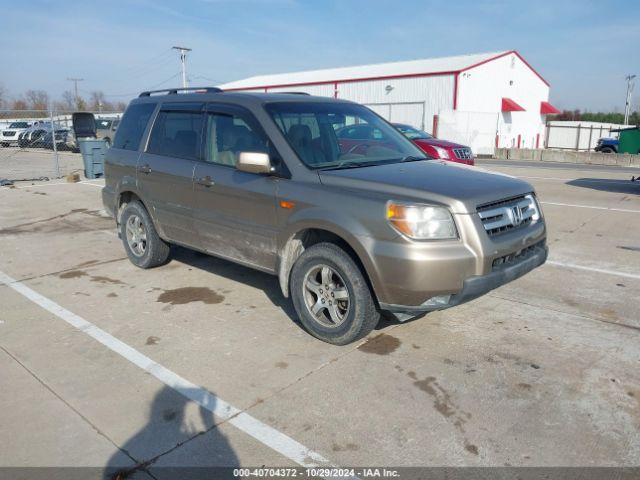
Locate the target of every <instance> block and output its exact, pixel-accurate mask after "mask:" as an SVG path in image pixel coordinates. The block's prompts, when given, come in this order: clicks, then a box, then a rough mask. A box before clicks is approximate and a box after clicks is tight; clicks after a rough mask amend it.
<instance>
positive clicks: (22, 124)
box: [9, 122, 29, 128]
mask: <svg viewBox="0 0 640 480" xmlns="http://www.w3.org/2000/svg"><path fill="white" fill-rule="evenodd" d="M9 128H29V124H28V123H27V122H13V123H12V124H11V125H9Z"/></svg>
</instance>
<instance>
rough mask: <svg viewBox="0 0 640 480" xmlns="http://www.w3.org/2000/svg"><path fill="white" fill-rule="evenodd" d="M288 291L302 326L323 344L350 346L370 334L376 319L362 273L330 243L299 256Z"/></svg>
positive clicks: (376, 311) (340, 250)
mask: <svg viewBox="0 0 640 480" xmlns="http://www.w3.org/2000/svg"><path fill="white" fill-rule="evenodd" d="M289 287H290V291H291V297H292V300H293V305H294V307H295V309H296V313H297V314H298V317H299V318H300V321H301V323H302V325H303V326H304V327H305V329H306V330H307V331H308V332H309V333H311V335H313V336H314V337H317V338H319V339H320V340H323V341H325V342H328V343H332V344H334V345H346V344H347V343H351V342H354V341H356V340H358V339H360V338H363V337H364V336H366V335H367V334H368V333H369V332H371V330H373V329H374V328H375V326H376V325H377V324H378V320H379V319H380V313H379V312H378V310H377V308H376V305H375V302H374V300H373V297H372V295H371V291H370V289H369V286H368V284H367V282H366V280H365V278H364V276H363V275H362V272H361V271H360V269H359V268H358V266H357V265H356V264H355V262H354V261H353V260H352V259H351V257H350V256H349V255H348V254H347V253H346V252H345V251H344V250H342V249H341V248H340V247H338V246H337V245H334V244H332V243H318V244H316V245H314V246H312V247H310V248H309V249H307V250H305V252H304V253H303V254H302V255H300V258H298V260H297V261H296V263H295V264H294V266H293V269H292V271H291V277H290V284H289Z"/></svg>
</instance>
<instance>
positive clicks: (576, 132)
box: [547, 120, 629, 151]
mask: <svg viewBox="0 0 640 480" xmlns="http://www.w3.org/2000/svg"><path fill="white" fill-rule="evenodd" d="M547 128H548V130H549V131H548V132H547V148H559V149H568V150H583V151H585V150H593V149H594V148H595V146H596V144H597V143H598V139H599V138H600V137H609V138H618V137H619V133H618V132H611V130H612V129H614V130H615V129H619V128H629V125H618V124H615V123H601V122H581V121H571V120H567V121H560V120H554V121H552V122H549V125H548V126H547ZM576 147H577V148H576Z"/></svg>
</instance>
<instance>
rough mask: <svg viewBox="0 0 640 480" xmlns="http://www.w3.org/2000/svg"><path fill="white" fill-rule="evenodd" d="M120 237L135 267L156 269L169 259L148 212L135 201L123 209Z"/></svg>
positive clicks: (165, 247)
mask: <svg viewBox="0 0 640 480" xmlns="http://www.w3.org/2000/svg"><path fill="white" fill-rule="evenodd" d="M120 237H121V238H122V243H123V244H124V249H125V251H126V252H127V256H128V257H129V260H131V263H133V264H134V265H135V266H137V267H140V268H153V267H157V266H159V265H162V264H164V263H165V262H166V261H167V258H169V252H170V248H169V245H168V244H167V243H166V242H165V241H164V240H162V239H161V238H160V236H159V235H158V232H156V229H155V227H154V225H153V221H152V220H151V216H150V215H149V212H147V209H146V208H144V205H142V203H140V202H138V201H137V200H134V201H132V202H130V203H128V204H127V206H126V207H124V210H123V212H122V216H121V218H120Z"/></svg>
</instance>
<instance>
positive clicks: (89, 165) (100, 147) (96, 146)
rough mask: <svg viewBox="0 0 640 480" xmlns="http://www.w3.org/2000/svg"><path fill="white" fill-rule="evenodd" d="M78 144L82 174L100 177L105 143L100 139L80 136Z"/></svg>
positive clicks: (91, 177)
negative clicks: (82, 164) (82, 165)
mask: <svg viewBox="0 0 640 480" xmlns="http://www.w3.org/2000/svg"><path fill="white" fill-rule="evenodd" d="M78 145H79V147H80V153H81V154H82V161H83V162H84V176H85V177H87V178H90V179H93V178H100V177H102V176H103V175H104V155H105V153H107V143H106V142H105V141H104V140H102V139H95V138H80V139H78Z"/></svg>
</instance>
